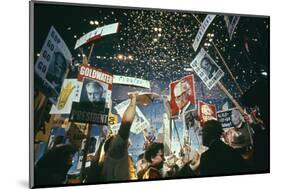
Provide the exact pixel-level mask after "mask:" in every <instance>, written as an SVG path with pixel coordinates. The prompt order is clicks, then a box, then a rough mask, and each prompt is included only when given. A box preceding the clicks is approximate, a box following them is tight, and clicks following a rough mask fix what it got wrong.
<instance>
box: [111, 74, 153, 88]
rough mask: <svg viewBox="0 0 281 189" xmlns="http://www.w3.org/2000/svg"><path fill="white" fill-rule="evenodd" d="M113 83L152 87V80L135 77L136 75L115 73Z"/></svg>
mask: <svg viewBox="0 0 281 189" xmlns="http://www.w3.org/2000/svg"><path fill="white" fill-rule="evenodd" d="M113 83H114V84H121V85H133V86H137V87H143V88H148V89H150V81H148V80H144V79H139V78H135V77H127V76H121V75H114V76H113Z"/></svg>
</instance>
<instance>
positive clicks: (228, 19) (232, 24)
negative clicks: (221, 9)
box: [224, 16, 240, 40]
mask: <svg viewBox="0 0 281 189" xmlns="http://www.w3.org/2000/svg"><path fill="white" fill-rule="evenodd" d="M239 20H240V16H224V21H225V23H226V27H227V31H228V34H229V39H230V40H232V36H233V33H234V30H235V28H236V26H237V24H238V22H239Z"/></svg>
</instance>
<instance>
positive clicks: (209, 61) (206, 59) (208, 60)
mask: <svg viewBox="0 0 281 189" xmlns="http://www.w3.org/2000/svg"><path fill="white" fill-rule="evenodd" d="M204 60H205V61H207V62H208V63H209V64H211V60H210V59H209V58H208V57H206V56H205V57H204V58H203V59H202V60H201V62H200V65H201V64H202V62H203V61H204Z"/></svg>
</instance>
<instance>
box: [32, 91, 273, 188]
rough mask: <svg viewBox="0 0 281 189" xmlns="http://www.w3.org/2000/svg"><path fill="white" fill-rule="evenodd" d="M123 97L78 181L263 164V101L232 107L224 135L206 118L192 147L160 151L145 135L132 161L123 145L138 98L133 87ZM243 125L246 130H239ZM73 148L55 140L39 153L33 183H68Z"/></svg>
mask: <svg viewBox="0 0 281 189" xmlns="http://www.w3.org/2000/svg"><path fill="white" fill-rule="evenodd" d="M185 88H187V86H185ZM254 94H255V93H254ZM250 95H252V94H245V96H244V97H243V99H242V102H243V101H245V99H246V101H247V102H249V101H251V100H249V98H251V97H249V96H250ZM129 98H130V100H131V101H130V104H129V106H128V107H127V109H126V111H125V113H124V115H123V117H122V121H121V126H120V129H119V130H118V133H117V134H116V135H112V134H108V135H107V136H106V137H105V138H104V139H103V140H102V141H101V142H100V144H99V147H98V148H97V150H96V153H95V155H94V156H93V157H92V158H91V166H89V167H87V169H86V170H85V177H83V180H80V183H107V182H119V181H129V180H147V179H149V180H150V179H163V178H188V177H200V176H216V175H233V174H245V173H259V172H267V171H268V170H269V159H268V157H269V146H268V137H269V136H268V128H267V127H268V126H267V125H266V123H267V119H268V118H267V112H266V110H267V109H263V108H267V107H265V105H264V103H262V102H263V101H255V100H254V101H252V102H253V103H251V104H246V105H248V106H252V110H253V111H252V112H251V113H243V117H242V118H241V117H239V116H238V114H236V113H237V112H233V114H232V119H233V123H234V124H236V125H235V127H234V128H233V129H232V131H231V132H232V133H231V134H229V135H228V136H230V135H231V136H232V137H231V139H229V140H228V138H227V137H225V132H224V130H223V128H222V125H221V123H220V122H219V121H217V120H215V119H211V120H208V121H206V122H205V123H204V127H203V128H202V142H203V146H204V147H203V146H202V149H201V148H200V149H199V150H194V149H192V148H191V146H190V145H189V144H188V143H185V144H184V145H183V146H182V147H181V150H180V153H179V154H175V153H171V154H170V155H168V156H165V155H164V144H163V143H160V142H155V140H154V141H153V140H151V141H149V140H146V141H145V142H146V144H145V145H144V146H143V151H144V153H142V154H140V155H139V156H138V159H137V162H134V161H133V158H132V157H131V156H130V154H129V152H128V148H129V145H130V143H129V135H130V129H131V125H132V123H133V120H134V118H135V115H136V106H137V104H139V102H138V93H137V92H136V93H131V94H130V95H129ZM259 103H260V104H259ZM258 109H260V113H259V114H258V113H257V110H258ZM242 120H243V122H242ZM245 125H248V126H249V128H247V127H246V126H245ZM248 129H250V130H251V132H250V133H249V132H248V134H245V133H246V131H248ZM229 132H230V131H229ZM249 137H250V139H249ZM241 140H244V142H243V145H235V144H236V143H239V141H240V143H239V144H241ZM237 141H238V142H237ZM245 141H246V142H245ZM247 141H250V142H247ZM78 148H79V147H77V146H74V145H72V144H71V141H70V144H63V145H57V146H55V147H54V148H52V149H51V150H49V151H48V152H47V153H45V154H44V156H43V157H42V158H41V159H40V160H39V161H38V162H37V164H36V165H35V184H36V185H38V186H42V185H61V184H67V183H71V181H69V180H68V179H67V172H68V170H69V168H70V167H71V165H72V158H73V155H74V154H75V152H77V150H78Z"/></svg>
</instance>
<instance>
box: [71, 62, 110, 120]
mask: <svg viewBox="0 0 281 189" xmlns="http://www.w3.org/2000/svg"><path fill="white" fill-rule="evenodd" d="M77 80H78V81H82V83H83V84H82V88H81V91H80V99H79V102H73V103H72V110H71V114H70V120H72V121H76V122H82V123H91V124H100V125H107V123H108V114H109V108H110V102H111V93H112V82H113V76H112V74H110V73H108V72H105V71H103V70H100V69H97V68H94V67H91V66H86V65H82V66H81V67H80V70H79V74H78V78H77Z"/></svg>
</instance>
